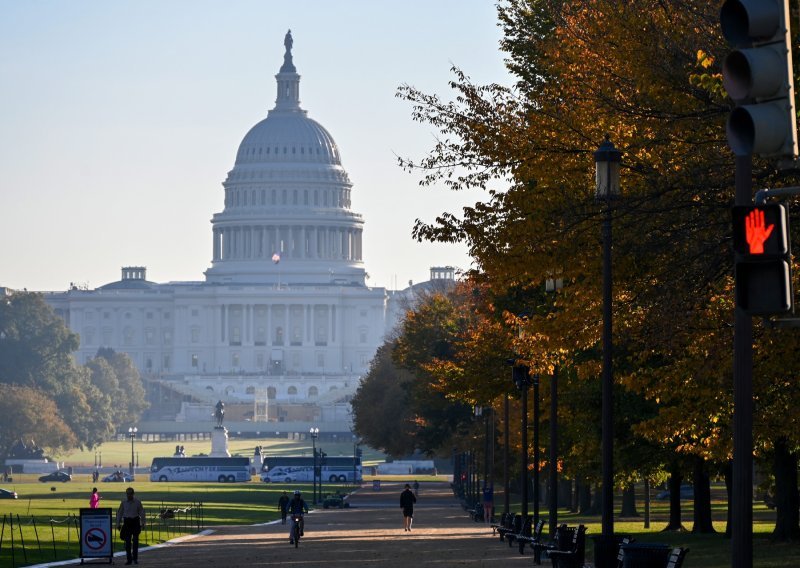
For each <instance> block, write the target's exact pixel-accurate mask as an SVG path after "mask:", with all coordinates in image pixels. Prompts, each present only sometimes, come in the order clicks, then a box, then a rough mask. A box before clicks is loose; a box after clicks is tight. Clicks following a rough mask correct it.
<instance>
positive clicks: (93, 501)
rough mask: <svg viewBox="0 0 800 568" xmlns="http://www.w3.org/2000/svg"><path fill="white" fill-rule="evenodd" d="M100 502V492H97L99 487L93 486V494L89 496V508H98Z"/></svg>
mask: <svg viewBox="0 0 800 568" xmlns="http://www.w3.org/2000/svg"><path fill="white" fill-rule="evenodd" d="M99 503H100V494H99V493H98V492H97V487H94V488H92V496H91V497H89V508H90V509H97V505H98V504H99Z"/></svg>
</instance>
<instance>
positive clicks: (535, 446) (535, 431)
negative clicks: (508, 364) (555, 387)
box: [532, 373, 541, 526]
mask: <svg viewBox="0 0 800 568" xmlns="http://www.w3.org/2000/svg"><path fill="white" fill-rule="evenodd" d="M532 378H533V524H534V526H535V525H536V524H537V523H538V522H539V463H540V462H541V459H540V456H539V373H534V374H533V377H532Z"/></svg>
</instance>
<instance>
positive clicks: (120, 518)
mask: <svg viewBox="0 0 800 568" xmlns="http://www.w3.org/2000/svg"><path fill="white" fill-rule="evenodd" d="M144 520H145V517H144V507H143V506H142V502H141V501H140V500H139V499H137V498H136V497H134V496H133V487H128V488H127V489H126V490H125V499H123V500H122V502H121V503H120V504H119V509H117V530H119V537H120V538H121V539H122V540H124V541H125V557H126V558H127V562H125V564H130V563H131V562H133V563H134V564H139V533H140V532H142V529H144Z"/></svg>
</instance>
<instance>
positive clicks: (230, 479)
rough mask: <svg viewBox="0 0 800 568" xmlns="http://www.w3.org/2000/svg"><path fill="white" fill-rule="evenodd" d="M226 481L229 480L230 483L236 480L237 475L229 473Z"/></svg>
mask: <svg viewBox="0 0 800 568" xmlns="http://www.w3.org/2000/svg"><path fill="white" fill-rule="evenodd" d="M226 481H227V482H228V483H233V482H234V481H236V477H235V476H233V475H229V476H228V479H227V480H226Z"/></svg>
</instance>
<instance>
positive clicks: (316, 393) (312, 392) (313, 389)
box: [308, 387, 319, 398]
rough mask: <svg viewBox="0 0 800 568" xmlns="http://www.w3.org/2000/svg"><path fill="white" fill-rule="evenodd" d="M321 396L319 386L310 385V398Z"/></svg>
mask: <svg viewBox="0 0 800 568" xmlns="http://www.w3.org/2000/svg"><path fill="white" fill-rule="evenodd" d="M317 396H319V389H317V387H308V398H315V397H317Z"/></svg>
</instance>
